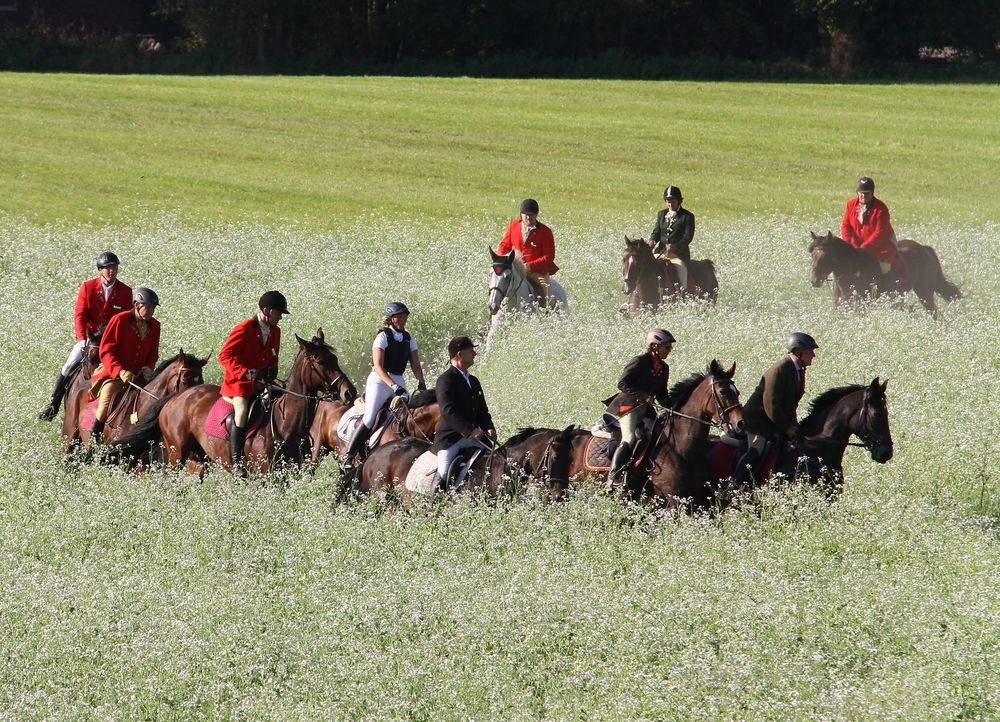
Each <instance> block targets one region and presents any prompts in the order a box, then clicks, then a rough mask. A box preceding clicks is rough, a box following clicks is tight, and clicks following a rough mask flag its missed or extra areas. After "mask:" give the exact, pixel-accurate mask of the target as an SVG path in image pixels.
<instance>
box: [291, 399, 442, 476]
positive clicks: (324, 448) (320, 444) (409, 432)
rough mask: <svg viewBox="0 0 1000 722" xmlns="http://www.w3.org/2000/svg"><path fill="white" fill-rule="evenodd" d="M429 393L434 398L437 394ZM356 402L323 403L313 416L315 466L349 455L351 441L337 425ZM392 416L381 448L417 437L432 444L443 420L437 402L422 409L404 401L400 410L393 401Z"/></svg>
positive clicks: (324, 401) (391, 404) (378, 440)
mask: <svg viewBox="0 0 1000 722" xmlns="http://www.w3.org/2000/svg"><path fill="white" fill-rule="evenodd" d="M421 393H422V392H419V391H418V392H417V393H416V394H414V395H413V396H412V397H410V398H411V401H412V400H415V399H417V397H418V395H419V394H421ZM428 393H430V394H433V390H431V391H430V392H428ZM353 401H354V396H353V395H352V396H351V397H350V398H349V399H348V401H347V403H344V402H342V401H338V400H337V399H331V398H323V399H320V401H319V405H318V406H317V407H316V413H315V414H314V415H313V420H312V425H311V426H310V427H309V438H310V443H311V445H312V457H311V461H312V464H313V465H314V466H315V465H316V464H319V462H320V461H322V460H323V457H324V456H326V455H327V454H331V453H332V454H335V455H336V456H337V457H338V458H339V457H340V456H341V455H343V454H344V452H346V451H347V441H345V440H344V439H341V438H340V434H339V433H338V432H337V425H338V424H339V423H340V420H341V418H342V417H343V416H344V414H346V413H347V412H348V411H350V409H351V408H352V407H353ZM388 413H389V414H390V416H391V418H390V419H389V420H388V422H387V423H386V425H385V427H384V430H383V431H382V433H381V434H379V436H378V439H377V442H376V444H377V445H381V444H386V443H388V442H390V441H395V440H397V439H401V438H403V437H404V436H416V437H417V438H420V439H424V440H425V441H430V440H431V439H432V438H433V437H434V432H435V431H436V430H437V426H438V423H439V422H440V420H441V407H439V406H438V403H437V401H431V402H430V403H424V404H421V405H416V404H413V405H411V404H410V403H407V402H405V401H403V402H402V403H401V404H399V406H394V404H393V403H392V402H391V401H390V403H389V405H388ZM373 435H374V434H373Z"/></svg>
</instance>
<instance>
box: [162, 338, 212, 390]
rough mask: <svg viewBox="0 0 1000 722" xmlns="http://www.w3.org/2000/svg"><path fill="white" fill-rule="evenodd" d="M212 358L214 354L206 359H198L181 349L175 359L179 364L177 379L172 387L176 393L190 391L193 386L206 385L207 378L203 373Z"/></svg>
mask: <svg viewBox="0 0 1000 722" xmlns="http://www.w3.org/2000/svg"><path fill="white" fill-rule="evenodd" d="M211 357H212V354H208V355H207V356H205V357H204V358H198V357H197V356H194V355H192V354H189V353H184V349H183V348H182V349H180V352H179V353H178V354H177V356H176V357H175V358H176V360H177V361H179V363H178V364H177V370H176V377H175V381H174V383H173V384H171V385H172V387H173V388H174V389H175V391H183V390H184V389H189V388H191V387H192V386H198V385H200V384H203V383H205V377H204V375H203V373H202V371H203V369H204V368H205V364H207V363H208V360H209V359H210V358H211Z"/></svg>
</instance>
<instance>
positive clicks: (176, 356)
mask: <svg viewBox="0 0 1000 722" xmlns="http://www.w3.org/2000/svg"><path fill="white" fill-rule="evenodd" d="M182 356H187V354H185V353H184V352H183V351H179V352H177V353H176V354H174V355H173V356H172V357H170V358H168V359H167V360H166V361H160V365H159V366H157V367H156V368H155V369H154V370H153V376H152V378H154V379H155V378H156V377H157V376H159V375H160V372H161V371H163V369H165V368H166V367H167V366H169V365H170V364H172V363H173V362H174V361H176V360H177V359H179V358H181V357H182Z"/></svg>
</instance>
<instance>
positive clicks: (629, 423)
mask: <svg viewBox="0 0 1000 722" xmlns="http://www.w3.org/2000/svg"><path fill="white" fill-rule="evenodd" d="M645 414H646V404H640V405H639V406H636V407H635V408H634V409H632V410H631V411H629V412H628V413H627V414H625V415H624V416H622V417H621V418H619V419H618V425H619V426H621V429H622V443H623V444H631V445H635V430H636V429H637V428H639V425H640V424H641V423H642V420H643V416H645Z"/></svg>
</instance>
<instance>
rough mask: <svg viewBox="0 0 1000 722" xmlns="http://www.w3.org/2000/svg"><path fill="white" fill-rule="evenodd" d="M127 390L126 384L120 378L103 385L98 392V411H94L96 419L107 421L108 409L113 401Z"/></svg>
mask: <svg viewBox="0 0 1000 722" xmlns="http://www.w3.org/2000/svg"><path fill="white" fill-rule="evenodd" d="M123 388H125V382H124V381H122V380H121V379H119V378H113V379H108V380H107V381H105V382H104V383H102V384H101V388H100V390H99V391H98V392H97V409H96V410H95V411H94V418H95V419H97V420H98V421H107V419H108V407H109V406H111V399H113V398H114V397H115V394H117V393H118V392H119V391H121V390H122V389H123Z"/></svg>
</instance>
